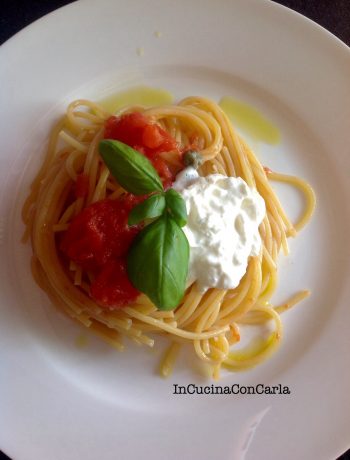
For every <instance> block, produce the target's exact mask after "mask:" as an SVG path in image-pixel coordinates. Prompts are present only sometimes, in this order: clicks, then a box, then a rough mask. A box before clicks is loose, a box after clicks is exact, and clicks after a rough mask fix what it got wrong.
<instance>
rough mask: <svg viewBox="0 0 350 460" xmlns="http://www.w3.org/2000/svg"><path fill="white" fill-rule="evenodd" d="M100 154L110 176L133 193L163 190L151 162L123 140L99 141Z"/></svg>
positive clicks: (142, 193) (141, 193) (139, 193)
mask: <svg viewBox="0 0 350 460" xmlns="http://www.w3.org/2000/svg"><path fill="white" fill-rule="evenodd" d="M99 151H100V155H101V157H102V159H103V161H104V162H105V164H106V166H107V168H108V169H109V170H110V172H111V174H112V176H113V177H114V178H115V179H116V180H117V182H118V183H119V184H120V185H121V186H122V187H123V188H124V189H125V190H127V191H128V192H130V193H133V194H134V195H145V194H146V193H150V192H156V191H160V192H161V191H163V185H162V181H161V180H160V177H159V176H158V173H157V171H156V170H155V169H154V167H153V166H152V164H151V162H150V161H149V160H148V159H147V158H146V157H145V156H144V155H142V154H141V153H139V152H138V151H137V150H135V149H133V148H131V147H129V146H128V145H126V144H123V142H119V141H114V140H111V139H105V140H103V141H100V143H99Z"/></svg>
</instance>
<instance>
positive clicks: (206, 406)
mask: <svg viewBox="0 0 350 460" xmlns="http://www.w3.org/2000/svg"><path fill="white" fill-rule="evenodd" d="M118 3H120V4H118ZM155 31H161V32H162V37H161V38H156V37H155V35H154V32H155ZM48 44H50V46H48ZM139 47H143V48H144V56H142V57H140V56H138V54H137V52H136V50H137V48H139ZM349 74H350V57H349V50H348V48H346V47H345V46H344V45H343V44H342V43H341V42H339V41H338V40H336V39H335V38H334V37H332V36H331V35H330V34H328V33H327V32H325V31H323V30H322V29H320V28H319V27H317V26H315V25H314V24H312V23H310V22H309V21H308V20H306V19H305V18H303V17H301V16H299V15H297V14H294V13H292V12H290V11H288V10H286V9H284V8H282V7H280V6H278V5H276V4H272V3H270V2H264V1H261V0H241V1H239V0H236V1H232V2H224V1H222V2H218V3H216V2H210V1H209V0H208V1H201V2H200V1H191V2H188V3H186V2H183V4H181V5H178V6H176V5H175V4H173V3H171V4H170V2H164V1H160V0H159V1H158V0H151V1H150V2H138V1H131V2H128V4H124V3H123V4H122V3H121V2H112V1H107V0H104V1H100V2H93V1H84V2H78V3H75V4H72V5H70V6H68V7H66V8H64V9H61V10H59V11H56V12H54V13H52V14H50V15H49V16H48V17H46V18H44V19H43V20H40V21H39V22H36V23H34V24H33V25H32V26H31V27H30V28H29V29H26V30H24V31H22V32H21V33H19V34H18V35H16V36H15V37H14V38H12V39H11V40H10V41H8V42H7V43H6V44H5V45H4V46H3V47H2V48H1V50H0V78H1V89H0V91H1V93H0V99H1V101H2V107H3V109H2V111H1V119H0V126H1V130H2V135H1V138H0V180H1V182H0V196H1V202H0V216H1V221H0V230H1V231H0V239H1V243H2V244H1V246H0V261H1V262H0V264H1V265H0V270H1V278H0V286H1V299H2V301H1V305H0V308H1V322H0V360H1V362H2V366H1V370H0V385H1V393H0V403H1V412H0V447H1V448H2V449H3V450H4V451H5V452H6V453H8V454H9V455H10V456H11V457H14V458H16V459H17V458H18V459H22V458H23V459H35V458H47V459H62V458H64V459H67V460H69V459H77V458H84V459H90V458H91V459H93V458H96V457H99V458H103V459H115V458H122V459H123V458H125V459H133V458H139V457H140V456H141V455H142V456H143V457H144V458H148V457H153V458H155V459H162V458H165V457H166V458H169V459H177V458H179V457H182V458H188V459H197V458H201V459H212V458H222V459H243V458H245V459H248V460H249V459H252V460H253V459H256V458H270V459H280V458H284V459H287V460H288V459H294V458H318V459H321V460H322V459H325V460H326V459H329V458H335V457H336V456H337V455H338V454H340V453H341V452H342V451H344V450H346V448H347V447H349V444H350V443H349V437H350V435H349V432H348V427H349V426H350V414H349V410H348V409H349V403H350V397H349V392H348V389H349V384H350V371H349V369H348V359H347V356H348V355H347V353H348V350H349V345H350V335H349V333H348V330H349V323H350V313H349V305H348V298H349V292H348V291H349V287H348V286H346V282H347V280H348V278H349V263H348V259H349V256H350V251H349V243H348V233H349V207H348V200H349V194H350V192H349V185H348V171H349V166H350V165H349V161H350V160H349V142H348V140H349V136H348V132H349V120H350V89H349V88H350V87H349V84H348V77H349ZM137 84H148V85H150V86H153V87H157V86H160V87H163V88H166V89H168V90H170V91H172V92H173V93H174V94H175V96H176V97H177V98H180V97H183V96H187V95H195V94H197V95H204V96H209V97H213V98H215V99H218V98H220V97H221V96H223V95H232V96H234V97H236V98H239V99H241V100H243V101H245V102H247V103H250V104H252V105H254V106H255V107H257V108H258V109H260V110H262V111H263V113H264V114H265V115H266V116H267V117H269V118H270V119H271V120H272V121H273V122H274V123H275V124H276V125H277V126H278V127H279V128H280V130H281V133H282V143H281V144H280V145H279V146H277V147H274V148H272V147H269V148H267V147H265V146H255V147H257V148H258V152H259V155H260V158H261V160H262V162H263V163H264V164H267V165H268V166H270V167H272V169H275V170H280V171H282V172H286V173H295V174H298V175H300V176H302V177H305V178H306V179H307V180H309V181H310V182H311V183H312V185H313V186H314V187H315V190H316V193H317V197H318V206H317V212H316V215H315V217H314V219H313V221H312V223H311V225H309V227H307V229H305V230H304V231H303V232H302V233H301V234H300V236H299V237H298V239H297V240H295V241H292V242H291V252H292V253H291V256H290V257H288V258H287V259H285V258H281V261H280V262H281V263H280V271H281V279H280V287H279V289H278V292H277V295H276V300H283V299H285V298H286V297H287V296H288V295H289V294H291V293H293V292H295V290H297V289H303V288H311V289H312V291H313V295H312V297H311V298H310V299H308V300H307V301H306V302H305V303H304V304H303V306H300V307H297V308H296V309H295V310H292V311H290V312H288V313H287V314H286V315H284V317H283V319H284V323H285V339H284V342H283V344H282V348H281V349H280V351H279V352H278V353H277V354H276V355H275V356H274V357H273V358H272V359H271V360H270V361H269V362H268V363H266V364H264V365H262V366H260V367H259V368H257V369H254V370H253V371H250V372H247V373H244V374H225V375H224V376H223V379H222V381H221V382H220V384H222V385H231V384H233V383H240V384H250V385H255V384H258V383H264V384H265V385H272V384H276V383H281V384H282V385H288V386H289V387H290V389H291V395H289V396H284V395H281V396H260V395H256V396H252V395H249V396H242V395H241V396H238V395H237V396H234V395H231V396H230V395H229V396H176V395H172V392H173V387H172V384H173V383H178V384H187V383H198V384H211V382H206V381H204V380H201V378H200V377H199V376H198V374H196V372H195V370H193V369H191V368H189V367H188V366H187V365H186V364H187V363H186V360H185V357H183V361H182V362H181V363H180V365H179V366H178V368H177V370H176V371H175V373H174V375H173V376H172V377H171V379H169V380H162V379H160V378H159V377H157V375H156V372H155V371H156V366H157V358H158V355H159V353H158V352H157V351H156V352H154V353H150V352H147V351H143V350H139V349H136V348H134V347H130V349H129V350H128V351H127V352H126V353H124V354H122V355H121V354H116V352H114V351H113V350H111V349H109V348H108V347H107V346H106V345H104V344H103V343H100V342H99V341H98V340H97V339H94V338H89V343H88V346H87V347H86V348H84V349H77V348H76V346H75V345H74V340H75V339H76V337H77V336H78V335H79V333H80V329H78V328H77V327H76V326H74V325H73V324H71V322H70V321H69V320H67V319H66V318H64V317H62V316H61V315H60V314H59V313H57V312H56V311H55V310H54V309H53V308H51V307H50V306H49V302H48V301H47V299H46V297H45V295H44V294H42V293H41V292H40V290H39V289H38V288H37V287H36V285H35V284H34V282H33V281H32V279H31V275H30V272H29V255H30V250H29V248H28V247H23V246H21V245H20V244H19V238H20V234H21V231H22V226H21V224H20V221H19V210H20V205H21V202H22V201H23V197H24V196H25V194H26V192H27V187H28V184H29V183H30V180H31V179H32V177H33V175H34V174H35V171H36V169H37V167H38V165H39V163H40V160H41V158H42V152H43V145H44V143H45V140H46V139H47V133H48V130H49V127H50V126H51V123H52V121H53V120H54V119H55V118H56V117H57V116H58V115H59V114H60V113H62V111H63V110H64V107H65V106H66V104H67V103H68V102H69V101H71V100H72V99H74V98H77V97H86V98H91V99H99V98H101V97H103V96H105V95H107V94H109V93H113V92H114V91H117V90H121V89H125V88H128V87H130V86H134V85H137ZM4 108H6V109H5V110H4ZM280 192H281V195H282V199H283V202H284V204H285V207H286V208H287V209H288V210H290V212H291V215H292V217H293V216H296V214H297V210H298V206H299V204H300V203H299V202H298V199H297V198H298V197H296V196H294V195H292V194H290V193H289V192H288V191H287V190H285V189H282V188H281V190H280Z"/></svg>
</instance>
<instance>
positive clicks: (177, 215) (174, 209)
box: [165, 188, 187, 227]
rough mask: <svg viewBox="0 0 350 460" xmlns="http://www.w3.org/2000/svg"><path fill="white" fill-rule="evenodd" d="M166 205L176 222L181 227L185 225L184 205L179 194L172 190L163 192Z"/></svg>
mask: <svg viewBox="0 0 350 460" xmlns="http://www.w3.org/2000/svg"><path fill="white" fill-rule="evenodd" d="M165 199H166V205H167V207H168V209H169V211H170V214H171V215H172V216H173V218H174V219H175V220H176V222H177V223H178V224H179V225H180V227H183V226H184V225H186V223H187V210H186V203H185V201H184V199H183V198H182V196H181V195H180V193H178V192H177V191H176V190H174V189H173V188H170V189H169V190H167V191H166V192H165Z"/></svg>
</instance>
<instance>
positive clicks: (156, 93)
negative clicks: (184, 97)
mask: <svg viewBox="0 0 350 460" xmlns="http://www.w3.org/2000/svg"><path fill="white" fill-rule="evenodd" d="M173 101H174V96H173V95H172V94H171V93H169V91H166V90H164V89H161V88H151V87H148V86H136V87H134V88H131V89H128V90H126V91H121V92H118V93H115V94H112V95H111V96H109V97H107V98H105V99H102V100H101V101H99V104H100V105H101V106H102V107H103V108H104V109H106V110H108V112H111V113H114V112H116V111H117V110H119V109H121V108H122V107H125V106H127V105H143V106H146V107H152V106H155V105H165V104H171V103H172V102H173Z"/></svg>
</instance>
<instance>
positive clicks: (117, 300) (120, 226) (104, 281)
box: [60, 194, 145, 306]
mask: <svg viewBox="0 0 350 460" xmlns="http://www.w3.org/2000/svg"><path fill="white" fill-rule="evenodd" d="M144 198H145V197H135V196H134V195H131V194H127V195H125V196H124V197H122V198H119V199H118V200H108V199H106V200H101V201H97V202H96V203H93V204H92V205H90V206H88V207H87V208H85V209H84V210H83V211H81V212H80V213H79V214H78V215H77V216H76V217H75V218H74V219H73V220H72V222H71V224H70V226H69V228H68V230H67V231H66V232H65V234H64V236H63V239H62V241H61V245H60V248H61V250H62V252H63V253H64V254H65V255H66V256H68V258H69V259H70V260H73V261H74V262H76V263H77V264H78V265H79V266H81V267H82V268H83V269H85V270H90V271H92V272H93V273H94V274H95V275H96V278H95V281H94V282H93V284H92V286H91V296H92V297H93V298H94V299H95V300H96V302H97V303H99V304H100V305H102V306H107V305H108V306H121V305H125V304H126V303H128V302H130V301H132V300H134V299H135V298H136V297H137V295H138V291H137V290H136V289H134V288H133V287H132V285H131V283H130V281H129V280H128V277H127V273H126V270H125V256H126V254H127V252H128V249H129V247H130V245H131V243H132V241H133V239H134V238H135V236H136V235H137V233H138V232H139V231H140V227H139V226H133V227H129V226H128V223H127V221H128V215H129V212H130V210H131V209H132V208H133V207H134V206H135V205H136V204H138V203H140V202H141V201H143V200H144ZM111 267H117V268H116V273H115V275H113V276H112V274H111V271H112V268H111ZM122 267H124V268H122ZM108 280H109V281H108ZM108 283H110V284H108ZM123 292H124V296H123Z"/></svg>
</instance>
